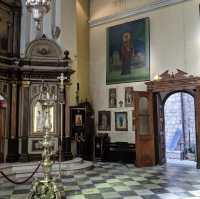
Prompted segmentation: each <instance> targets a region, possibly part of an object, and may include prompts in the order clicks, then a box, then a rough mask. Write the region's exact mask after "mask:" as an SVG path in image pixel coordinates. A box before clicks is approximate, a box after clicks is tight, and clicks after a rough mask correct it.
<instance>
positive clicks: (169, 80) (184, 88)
mask: <svg viewBox="0 0 200 199" xmlns="http://www.w3.org/2000/svg"><path fill="white" fill-rule="evenodd" d="M146 85H147V90H148V91H151V92H152V93H154V115H155V111H156V109H155V106H156V102H155V101H156V100H155V98H156V95H160V96H161V101H162V104H161V106H162V108H164V104H165V101H166V99H167V98H168V97H169V96H170V95H171V94H173V93H176V92H187V93H189V94H191V95H192V96H194V100H195V109H196V111H195V119H196V137H197V139H196V147H197V168H200V77H194V76H192V75H188V74H187V73H185V72H184V71H181V70H179V69H177V73H175V74H173V73H171V74H170V73H169V71H168V70H167V71H165V72H164V73H162V74H161V75H160V76H159V78H157V79H156V80H153V81H149V82H146ZM157 119H158V118H157ZM155 122H158V121H157V120H155ZM154 124H155V123H154ZM154 126H155V125H154ZM154 130H155V131H157V132H154V133H155V135H156V134H157V135H156V136H155V137H157V136H158V135H159V134H158V133H159V132H158V130H159V129H158V127H157V128H156V127H155V128H154ZM155 143H156V145H157V144H158V145H159V143H158V138H157V139H156V140H155ZM155 147H156V149H159V147H158V146H155ZM159 153H160V152H159ZM158 157H159V155H158V154H157V158H158ZM156 162H157V163H161V164H162V163H163V161H160V160H158V159H157V161H156Z"/></svg>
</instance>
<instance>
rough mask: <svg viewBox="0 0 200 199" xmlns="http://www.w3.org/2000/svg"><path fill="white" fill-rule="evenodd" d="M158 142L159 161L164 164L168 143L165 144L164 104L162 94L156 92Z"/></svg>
mask: <svg viewBox="0 0 200 199" xmlns="http://www.w3.org/2000/svg"><path fill="white" fill-rule="evenodd" d="M155 106H156V113H155V114H156V117H157V121H156V126H157V128H156V131H157V133H156V139H155V140H156V144H157V148H156V149H157V156H158V157H157V163H158V164H160V165H163V164H165V163H166V145H165V123H164V122H165V118H164V106H163V105H162V99H161V96H160V94H156V104H155Z"/></svg>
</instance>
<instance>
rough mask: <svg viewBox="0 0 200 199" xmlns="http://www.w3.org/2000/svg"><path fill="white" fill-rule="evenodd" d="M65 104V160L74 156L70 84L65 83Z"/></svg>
mask: <svg viewBox="0 0 200 199" xmlns="http://www.w3.org/2000/svg"><path fill="white" fill-rule="evenodd" d="M64 93H65V106H64V108H65V109H64V138H63V151H64V158H65V160H71V159H72V158H73V155H72V152H71V137H70V128H69V125H70V118H69V117H70V114H69V95H68V93H69V85H65V89H64Z"/></svg>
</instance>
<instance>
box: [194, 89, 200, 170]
mask: <svg viewBox="0 0 200 199" xmlns="http://www.w3.org/2000/svg"><path fill="white" fill-rule="evenodd" d="M195 100H196V102H195V106H196V107H195V108H196V132H197V138H196V148H197V168H198V169H200V87H198V88H197V89H196V99H195Z"/></svg>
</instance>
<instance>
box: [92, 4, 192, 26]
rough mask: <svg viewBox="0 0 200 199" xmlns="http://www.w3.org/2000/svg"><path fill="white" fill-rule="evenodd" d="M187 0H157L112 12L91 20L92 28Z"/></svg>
mask: <svg viewBox="0 0 200 199" xmlns="http://www.w3.org/2000/svg"><path fill="white" fill-rule="evenodd" d="M186 1H191V0H159V1H157V2H154V3H151V4H149V5H145V6H143V7H140V8H137V9H132V10H127V11H123V12H120V13H117V14H112V15H109V16H105V17H102V18H98V19H94V20H90V21H89V25H90V27H91V28H93V27H96V26H100V25H103V24H107V23H111V22H114V21H117V20H121V19H124V18H128V17H132V16H135V15H138V14H143V13H146V12H150V11H153V10H156V9H159V8H162V7H166V6H171V5H174V4H178V3H183V2H186Z"/></svg>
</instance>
